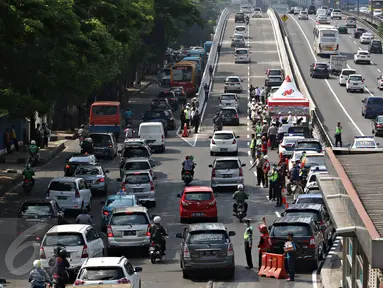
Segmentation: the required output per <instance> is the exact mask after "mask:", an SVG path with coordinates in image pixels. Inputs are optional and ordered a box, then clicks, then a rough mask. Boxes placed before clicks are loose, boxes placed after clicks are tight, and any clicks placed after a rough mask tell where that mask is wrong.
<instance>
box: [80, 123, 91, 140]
mask: <svg viewBox="0 0 383 288" xmlns="http://www.w3.org/2000/svg"><path fill="white" fill-rule="evenodd" d="M77 134H78V138H79V140H80V144H81V142H83V141H84V139H85V138H87V137H88V135H89V133H88V131H87V130H86V129H85V125H84V124H82V125H81V126H80V129H78V131H77Z"/></svg>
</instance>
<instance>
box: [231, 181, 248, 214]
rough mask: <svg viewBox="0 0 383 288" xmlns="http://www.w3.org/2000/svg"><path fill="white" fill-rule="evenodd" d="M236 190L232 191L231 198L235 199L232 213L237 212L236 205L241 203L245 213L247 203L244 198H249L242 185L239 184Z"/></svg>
mask: <svg viewBox="0 0 383 288" xmlns="http://www.w3.org/2000/svg"><path fill="white" fill-rule="evenodd" d="M237 189H238V190H237V191H235V192H234V194H233V199H234V200H235V203H234V204H233V213H235V214H237V213H238V210H237V208H238V206H239V205H243V209H244V212H245V214H246V213H247V206H248V205H247V203H246V200H247V199H249V195H247V193H246V192H245V191H244V188H243V185H242V184H239V185H238V186H237Z"/></svg>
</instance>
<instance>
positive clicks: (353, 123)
mask: <svg viewBox="0 0 383 288" xmlns="http://www.w3.org/2000/svg"><path fill="white" fill-rule="evenodd" d="M291 18H292V19H293V20H294V22H295V23H296V24H297V26H298V28H299V30H300V31H301V32H302V35H303V37H304V38H305V40H306V43H307V46H308V47H309V49H310V52H311V55H312V56H313V58H314V60H315V62H318V60H317V57H316V56H315V53H314V51H313V49H312V47H311V44H310V41H309V39H308V38H307V36H306V34H305V32H304V31H303V29H302V27H301V25H299V23H298V21H297V20H295V19H294V17H291ZM314 22H315V21H314ZM325 82H326V84H327V86H328V88H329V89H330V91H331V93H332V95H333V96H334V98H335V100H336V101H337V102H338V104H339V106H340V108H341V109H342V110H343V112H344V114H345V115H346V116H347V118H348V119H349V120H350V122H351V124H352V125H353V126H354V127H355V129H356V130H357V131H358V133H359V134H360V135H361V136H364V134H363V132H362V130H360V128H359V127H358V125H356V123H355V121H354V120H353V119H352V118H351V116H350V114H348V112H347V110H346V108H345V107H344V106H343V105H342V103H341V102H340V100H339V98H338V96H337V95H336V94H335V92H334V90H333V89H332V87H331V85H330V83H329V81H328V80H327V79H325ZM334 124H335V123H334Z"/></svg>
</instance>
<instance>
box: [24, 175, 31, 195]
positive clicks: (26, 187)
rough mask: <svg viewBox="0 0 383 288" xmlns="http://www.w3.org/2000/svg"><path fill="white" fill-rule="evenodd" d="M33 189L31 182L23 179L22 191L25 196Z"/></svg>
mask: <svg viewBox="0 0 383 288" xmlns="http://www.w3.org/2000/svg"><path fill="white" fill-rule="evenodd" d="M32 188H33V182H32V181H31V180H28V179H24V182H23V191H24V194H25V195H29V193H30V192H31V191H32Z"/></svg>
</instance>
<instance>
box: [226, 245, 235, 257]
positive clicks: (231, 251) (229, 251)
mask: <svg viewBox="0 0 383 288" xmlns="http://www.w3.org/2000/svg"><path fill="white" fill-rule="evenodd" d="M227 256H234V249H233V243H229V244H228V245H227Z"/></svg>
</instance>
